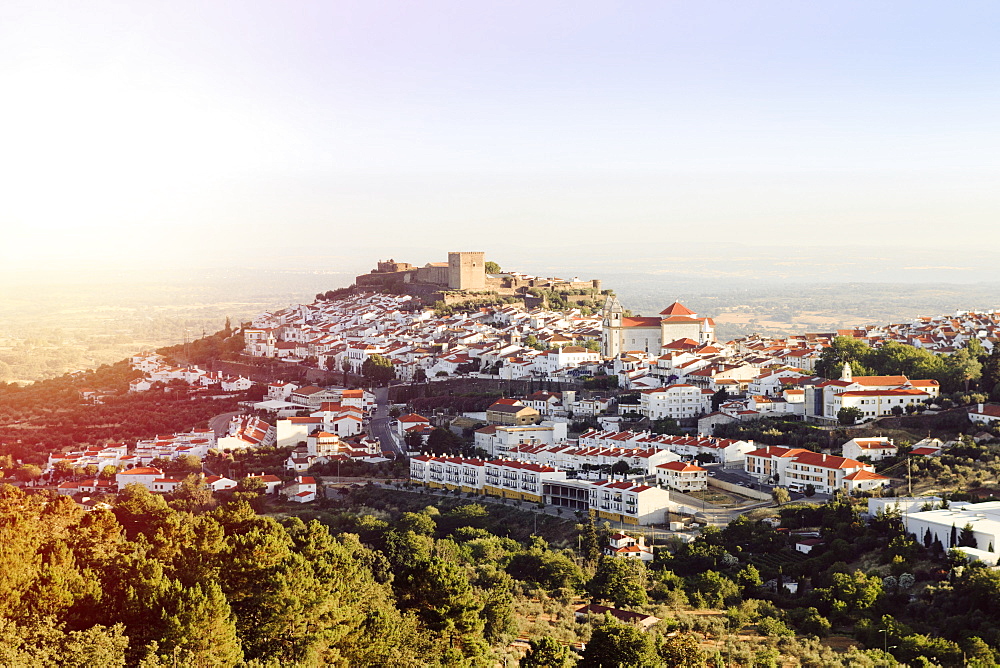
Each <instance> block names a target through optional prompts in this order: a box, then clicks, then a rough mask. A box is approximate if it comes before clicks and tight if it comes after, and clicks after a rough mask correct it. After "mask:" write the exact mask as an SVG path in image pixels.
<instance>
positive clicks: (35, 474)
mask: <svg viewBox="0 0 1000 668" xmlns="http://www.w3.org/2000/svg"><path fill="white" fill-rule="evenodd" d="M71 466H72V465H71ZM41 477H42V469H40V468H38V467H37V466H35V465H34V464H21V465H20V466H18V467H17V468H16V469H14V478H16V479H17V480H20V481H21V482H34V481H35V480H38V479H39V478H41Z"/></svg>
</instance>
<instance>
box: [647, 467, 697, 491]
mask: <svg viewBox="0 0 1000 668" xmlns="http://www.w3.org/2000/svg"><path fill="white" fill-rule="evenodd" d="M656 484H658V485H659V486H660V487H669V488H671V489H676V490H678V491H681V492H688V491H692V490H701V489H705V488H707V487H708V471H707V470H706V469H703V468H702V467H700V466H697V465H695V464H689V463H687V462H667V463H666V464H660V465H659V466H657V467H656Z"/></svg>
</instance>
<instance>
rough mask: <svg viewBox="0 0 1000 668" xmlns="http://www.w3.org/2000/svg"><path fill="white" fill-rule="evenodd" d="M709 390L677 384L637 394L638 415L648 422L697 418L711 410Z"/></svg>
mask: <svg viewBox="0 0 1000 668" xmlns="http://www.w3.org/2000/svg"><path fill="white" fill-rule="evenodd" d="M712 394H713V392H712V391H711V390H703V389H701V388H698V387H695V386H694V385H688V384H686V383H677V384H674V385H668V386H667V387H658V388H654V389H650V390H642V391H640V392H639V413H641V414H642V415H644V416H646V417H648V418H649V419H650V420H659V419H662V418H673V419H675V420H681V419H685V418H693V417H698V416H699V415H702V414H704V413H708V412H709V411H711V410H712Z"/></svg>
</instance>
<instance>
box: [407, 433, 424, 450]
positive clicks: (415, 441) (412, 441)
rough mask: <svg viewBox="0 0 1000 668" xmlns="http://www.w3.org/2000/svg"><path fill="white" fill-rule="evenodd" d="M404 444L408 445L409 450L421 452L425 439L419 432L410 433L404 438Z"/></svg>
mask: <svg viewBox="0 0 1000 668" xmlns="http://www.w3.org/2000/svg"><path fill="white" fill-rule="evenodd" d="M403 443H405V444H406V449H407V450H414V451H415V450H419V449H420V447H421V446H422V445H423V444H424V437H423V436H422V435H421V434H420V433H419V432H415V431H408V432H406V435H405V436H403Z"/></svg>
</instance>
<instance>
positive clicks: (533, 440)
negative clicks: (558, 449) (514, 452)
mask: <svg viewBox="0 0 1000 668" xmlns="http://www.w3.org/2000/svg"><path fill="white" fill-rule="evenodd" d="M566 434H567V424H566V423H565V422H543V423H542V424H535V425H524V426H513V425H505V426H501V425H490V426H488V427H481V428H479V429H477V430H476V431H475V445H476V447H477V448H482V449H483V450H485V451H486V452H488V453H489V454H490V455H491V456H494V457H505V456H507V453H508V452H509V451H510V450H511V449H512V448H514V447H516V446H519V445H555V444H556V443H558V442H562V441H565V440H566Z"/></svg>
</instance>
